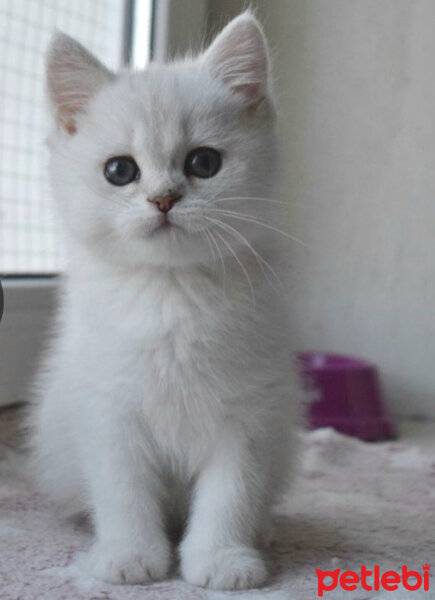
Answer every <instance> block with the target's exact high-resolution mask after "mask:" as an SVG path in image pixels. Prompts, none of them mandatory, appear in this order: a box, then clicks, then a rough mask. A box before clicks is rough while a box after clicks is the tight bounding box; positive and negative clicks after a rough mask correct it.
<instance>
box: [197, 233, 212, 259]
mask: <svg viewBox="0 0 435 600" xmlns="http://www.w3.org/2000/svg"><path fill="white" fill-rule="evenodd" d="M199 233H200V234H201V237H202V238H203V239H204V240H206V241H207V243H208V246H209V248H210V250H211V255H212V258H213V263H214V264H216V254H215V249H214V247H213V245H212V243H211V241H210V238H209V236H208V232H207V230H206V229H202V230H200V231H199Z"/></svg>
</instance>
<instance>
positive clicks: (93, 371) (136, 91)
mask: <svg viewBox="0 0 435 600" xmlns="http://www.w3.org/2000/svg"><path fill="white" fill-rule="evenodd" d="M48 82H49V91H50V95H51V100H52V104H53V107H54V110H55V113H56V118H57V122H58V130H57V131H56V132H55V133H54V134H53V136H52V139H51V141H50V146H51V165H50V172H51V178H52V185H53V189H54V193H55V196H56V199H57V202H58V206H59V212H60V215H61V218H62V221H63V224H64V226H65V237H66V239H67V241H68V253H69V267H68V275H67V277H66V278H65V281H64V289H63V297H62V306H61V309H60V314H59V319H58V328H57V335H56V336H55V340H54V342H53V344H52V347H51V352H50V353H49V355H48V357H47V360H46V364H45V369H44V371H43V373H42V374H41V377H40V385H39V392H38V402H36V403H35V407H34V411H33V417H32V418H33V431H34V434H33V443H34V447H35V457H36V466H37V470H38V475H39V477H40V479H41V480H42V481H43V483H44V484H45V488H46V489H49V490H50V491H51V492H52V493H53V494H54V495H55V496H56V497H57V498H58V499H59V500H60V501H62V502H66V503H68V504H69V505H70V508H71V510H88V511H89V512H91V514H92V517H93V520H94V523H95V530H96V542H95V544H94V546H93V548H92V549H91V551H90V554H89V557H88V561H87V565H88V568H89V569H90V571H91V572H92V574H94V575H95V576H96V577H98V578H101V579H103V580H106V581H111V582H117V583H121V582H127V583H138V582H146V581H150V580H154V579H161V578H164V577H165V576H166V575H167V574H168V570H169V566H170V544H169V541H168V536H167V528H168V525H169V523H170V522H171V521H173V520H174V519H175V520H176V519H178V520H179V522H181V523H182V524H183V525H185V528H184V534H183V539H182V542H181V544H180V548H179V551H180V559H181V572H182V574H183V576H184V578H185V579H186V580H187V581H189V582H191V583H193V584H197V585H201V586H209V587H211V588H217V589H234V588H245V587H249V586H257V585H259V584H261V583H262V582H263V581H264V579H265V577H266V569H265V565H264V562H263V558H262V556H261V553H260V550H259V548H260V545H261V541H262V539H263V538H264V535H265V533H266V531H267V527H268V521H269V513H270V508H271V504H272V502H273V500H274V498H275V497H276V494H277V493H278V492H279V490H280V488H281V487H282V485H283V484H286V483H287V481H286V478H287V471H288V463H289V461H290V460H291V459H292V458H293V457H294V454H295V445H294V437H295V429H296V421H297V418H298V403H299V396H300V392H299V388H298V384H297V381H296V377H295V375H294V373H293V368H292V364H291V348H290V344H289V340H288V327H287V324H286V310H285V300H286V299H285V297H284V294H283V292H282V291H281V292H280V293H278V292H277V291H276V289H273V288H274V284H275V283H276V280H275V275H274V273H273V270H276V269H278V258H279V256H280V255H281V253H282V252H281V239H280V238H281V236H280V235H279V234H278V233H277V232H276V231H275V230H274V228H275V227H276V226H277V225H278V226H280V227H282V214H281V209H280V204H279V203H275V202H274V201H273V200H269V201H268V200H265V199H264V198H274V197H275V196H276V180H277V160H278V157H277V148H276V140H275V134H274V119H275V112H274V106H273V102H272V99H271V90H270V82H269V58H268V51H267V46H266V41H265V38H264V36H263V33H262V31H261V28H260V26H259V24H258V23H257V21H256V19H255V18H254V17H253V16H252V15H251V14H250V13H249V12H248V13H244V14H242V15H241V16H239V17H238V18H236V19H235V20H234V21H232V22H231V23H230V24H229V25H228V26H227V27H226V28H225V29H224V31H223V32H222V33H221V34H220V35H219V36H218V37H217V39H216V40H215V41H214V42H213V44H212V45H211V47H210V48H208V50H207V51H206V52H205V53H204V54H202V55H201V56H199V57H198V58H196V59H186V60H184V61H180V62H175V63H173V64H167V65H151V66H150V67H149V68H147V69H146V70H145V71H144V72H140V73H134V74H127V73H122V74H119V75H116V76H115V75H114V74H112V73H111V72H109V71H108V70H107V69H106V68H105V67H103V66H102V65H101V64H100V63H99V62H98V61H97V60H96V59H95V58H94V57H92V56H91V55H89V54H88V52H87V51H86V50H85V49H84V48H83V47H82V46H80V45H79V44H78V43H76V42H75V41H73V40H72V39H70V38H69V37H67V36H64V35H58V36H57V37H56V39H55V40H54V42H53V44H52V46H51V49H50V52H49V56H48ZM262 198H263V199H262ZM231 211H234V213H233V212H231ZM257 253H258V254H257ZM266 260H267V263H266ZM275 288H276V286H275Z"/></svg>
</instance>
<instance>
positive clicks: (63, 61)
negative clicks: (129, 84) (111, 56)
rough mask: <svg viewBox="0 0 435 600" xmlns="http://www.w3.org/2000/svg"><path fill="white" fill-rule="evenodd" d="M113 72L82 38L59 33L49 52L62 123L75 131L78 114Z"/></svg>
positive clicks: (50, 78) (52, 91)
mask: <svg viewBox="0 0 435 600" xmlns="http://www.w3.org/2000/svg"><path fill="white" fill-rule="evenodd" d="M113 78H114V74H113V73H112V72H111V71H109V69H107V68H106V67H105V66H104V65H103V64H102V63H100V61H99V60H97V59H96V58H95V56H93V55H92V54H90V52H88V51H87V50H86V49H85V48H84V47H83V46H82V45H81V44H79V42H76V41H75V40H74V39H73V38H71V37H69V36H68V35H65V34H64V33H57V34H56V35H55V37H54V39H53V41H52V42H51V44H50V47H49V49H48V53H47V84H48V92H49V95H50V99H51V102H52V105H53V108H54V112H55V115H56V119H57V121H58V123H59V125H60V126H61V127H62V128H63V129H65V131H67V132H68V133H70V134H73V133H75V132H76V129H77V126H76V117H77V115H79V114H80V113H83V112H85V111H86V107H87V104H88V102H89V100H90V99H91V98H92V97H93V96H94V95H95V94H96V93H97V92H98V91H99V90H100V89H101V88H102V87H103V86H104V85H105V84H107V83H108V82H109V81H111V80H112V79H113Z"/></svg>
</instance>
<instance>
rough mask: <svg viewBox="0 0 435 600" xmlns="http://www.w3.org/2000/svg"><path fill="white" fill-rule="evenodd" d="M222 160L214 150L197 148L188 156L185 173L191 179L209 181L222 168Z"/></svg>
mask: <svg viewBox="0 0 435 600" xmlns="http://www.w3.org/2000/svg"><path fill="white" fill-rule="evenodd" d="M221 164H222V158H221V155H220V153H219V152H218V151H217V150H215V149H214V148H195V150H191V151H190V152H189V154H188V155H187V156H186V160H185V162H184V173H185V174H186V175H187V176H188V177H189V176H192V175H193V177H201V179H207V178H208V177H213V176H214V175H216V173H217V172H218V171H219V169H220V168H221Z"/></svg>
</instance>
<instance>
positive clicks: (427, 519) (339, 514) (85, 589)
mask: <svg viewBox="0 0 435 600" xmlns="http://www.w3.org/2000/svg"><path fill="white" fill-rule="evenodd" d="M18 418H19V411H13V412H3V413H1V414H0V598H1V599H2V600H42V599H43V600H85V599H86V600H118V599H119V600H133V599H139V598H140V599H141V600H225V599H228V600H230V599H232V598H234V599H238V600H314V599H315V598H317V576H316V572H315V570H316V568H319V569H322V570H331V569H336V568H340V569H343V570H346V569H351V570H355V571H358V570H360V568H361V565H362V564H365V565H367V566H368V567H369V566H373V565H375V564H378V565H380V566H381V569H382V570H384V569H385V570H386V569H390V568H392V569H395V570H398V569H400V568H401V566H402V565H403V564H406V565H407V566H408V567H409V568H410V569H411V568H412V569H416V570H418V571H420V572H421V566H422V564H424V563H426V562H429V563H430V561H431V559H433V558H435V556H434V550H435V543H434V540H435V527H434V525H435V461H434V457H433V456H432V455H431V453H430V452H428V450H424V449H419V448H417V447H415V446H413V445H410V444H400V443H388V444H377V445H374V444H372V445H369V444H365V443H362V442H359V441H356V440H353V439H350V438H346V437H344V436H341V435H338V434H336V433H334V432H332V431H331V430H318V431H316V432H312V433H308V434H304V446H305V453H304V460H303V463H302V465H301V474H300V477H299V481H298V483H296V484H295V485H294V488H293V490H292V492H291V493H289V494H288V498H286V499H285V500H284V502H283V503H282V504H281V506H280V507H279V509H278V510H277V517H276V533H275V541H274V542H273V545H272V548H271V551H270V555H269V562H270V567H271V573H272V577H271V579H270V582H269V585H268V586H267V587H265V588H263V589H261V590H253V591H249V592H243V593H241V592H237V593H222V592H214V591H208V590H203V589H199V588H193V587H192V586H189V585H188V584H186V583H184V582H183V581H181V580H180V579H179V578H178V577H177V575H176V574H174V575H173V577H172V579H171V580H169V581H165V582H163V583H157V584H154V585H149V586H113V585H108V584H103V583H100V582H98V581H94V580H92V579H90V578H89V577H86V576H84V575H83V574H82V573H81V571H80V569H79V567H78V566H76V564H75V560H76V557H77V555H78V554H79V553H81V552H83V551H85V550H86V549H87V548H88V546H89V544H90V540H91V536H90V533H89V532H88V531H87V530H86V528H85V527H84V526H80V525H78V524H75V525H74V524H72V523H70V522H62V521H61V520H59V519H58V518H57V517H55V516H54V512H53V507H52V506H51V505H50V501H49V499H48V498H45V497H43V496H41V495H39V494H37V493H35V492H34V491H32V490H31V489H29V488H28V486H27V484H26V480H25V476H24V473H25V458H24V456H22V455H21V454H20V453H19V451H17V434H16V430H15V426H16V421H17V419H18ZM432 584H433V585H432ZM431 587H434V590H432V589H431V590H430V591H429V593H425V592H421V591H417V592H407V591H397V592H379V593H378V594H375V593H373V592H367V591H364V590H357V591H354V592H345V591H340V590H339V589H336V590H334V591H332V592H328V593H325V595H324V598H331V600H341V599H343V600H368V599H371V598H376V599H379V598H382V600H384V599H390V598H394V599H396V598H397V599H398V598H401V599H402V598H403V599H404V600H405V599H406V600H408V599H411V600H419V599H420V598H421V599H423V598H428V599H430V598H435V581H434V580H432V582H431Z"/></svg>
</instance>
